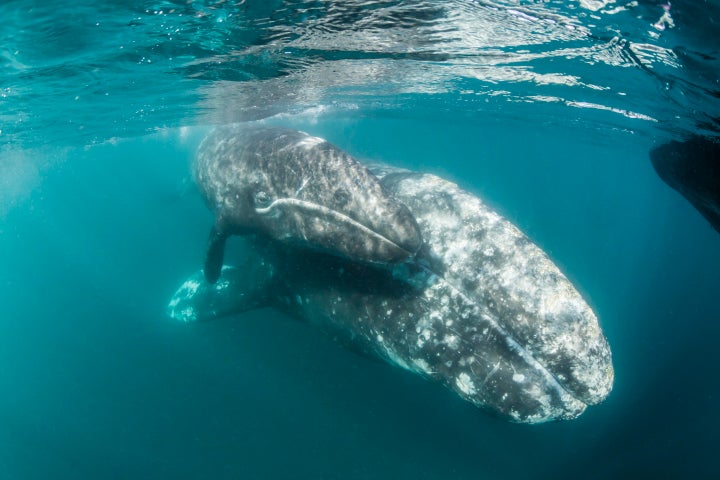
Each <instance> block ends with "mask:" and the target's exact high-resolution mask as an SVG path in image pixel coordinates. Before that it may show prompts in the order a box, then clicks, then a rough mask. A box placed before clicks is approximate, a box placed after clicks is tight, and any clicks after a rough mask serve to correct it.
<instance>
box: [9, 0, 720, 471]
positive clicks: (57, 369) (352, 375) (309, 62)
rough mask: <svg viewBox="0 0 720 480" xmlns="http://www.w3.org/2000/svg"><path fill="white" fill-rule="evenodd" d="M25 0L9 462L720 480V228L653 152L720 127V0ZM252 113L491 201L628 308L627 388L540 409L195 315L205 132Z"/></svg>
mask: <svg viewBox="0 0 720 480" xmlns="http://www.w3.org/2000/svg"><path fill="white" fill-rule="evenodd" d="M0 18H3V22H2V25H0V479H12V480H15V479H20V480H24V479H79V478H82V479H85V478H88V479H90V478H92V479H96V478H118V479H125V478H154V479H155V478H233V479H235V478H258V479H269V478H312V479H385V478H412V479H471V478H472V479H476V478H482V479H528V478H532V479H546V478H547V479H549V478H553V479H565V478H568V479H569V478H597V479H600V478H720V464H719V459H718V455H717V451H718V446H719V445H720V443H719V440H718V432H719V431H720V411H719V409H718V407H717V405H718V401H720V362H719V361H718V348H717V345H718V341H719V340H720V303H719V302H718V299H719V298H720V234H718V232H717V231H715V230H714V229H713V227H712V226H711V225H710V223H709V222H708V221H707V220H706V219H705V218H704V217H703V216H702V215H701V214H700V213H699V212H698V211H697V210H696V209H695V208H694V207H693V205H691V203H690V202H688V201H687V200H686V199H685V198H684V197H683V196H682V195H680V193H678V192H677V191H675V190H673V189H672V188H670V186H668V185H667V184H666V183H664V182H663V180H661V178H660V177H659V176H658V174H657V173H656V171H655V170H654V168H653V165H652V163H651V162H650V158H649V152H650V151H651V150H652V149H653V148H655V147H657V146H660V145H662V144H665V143H667V142H669V141H672V140H683V139H685V138H687V137H689V136H690V135H700V136H703V137H705V138H715V137H717V136H718V127H719V126H718V118H720V84H719V83H718V72H719V68H718V66H719V63H718V52H719V51H720V50H719V46H720V35H718V32H719V30H718V22H720V5H719V4H718V2H715V1H682V2H681V1H678V2H675V1H673V2H672V3H670V2H656V1H633V2H625V1H613V0H579V1H563V2H561V1H552V0H551V1H510V0H503V1H484V0H483V1H481V0H475V1H469V0H448V1H434V2H430V1H427V2H424V1H416V2H409V1H407V2H406V1H398V0H395V1H390V0H386V1H379V0H378V1H350V0H344V1H340V0H336V1H320V0H318V1H304V2H302V1H291V0H283V1H281V0H270V1H262V2H260V1H252V0H247V1H236V2H232V1H218V2H211V1H192V0H189V1H186V0H179V1H163V2H145V1H137V0H135V1H105V2H75V1H68V2H63V3H62V4H53V3H51V2H36V1H32V0H6V1H3V2H2V3H1V4H0ZM245 121H247V122H250V121H253V122H262V123H267V124H273V125H283V126H288V127H292V128H298V129H302V130H305V131H307V132H309V133H311V134H313V135H318V136H321V137H324V138H327V139H328V140H330V141H331V142H332V143H334V144H336V145H337V146H339V147H341V148H343V149H344V150H347V151H348V152H350V153H351V154H353V155H355V156H356V157H357V158H359V159H363V160H373V161H381V162H385V163H388V164H392V165H397V166H401V167H405V168H410V169H413V170H421V171H428V172H432V173H435V174H437V175H440V176H442V177H444V178H447V179H450V180H452V181H455V182H457V183H459V184H460V185H461V186H462V187H463V188H465V189H467V190H469V191H470V192H472V193H474V194H476V195H478V196H480V197H481V198H482V199H483V200H485V201H486V202H488V203H489V204H490V205H491V206H493V207H494V208H495V209H496V210H498V211H499V212H500V213H501V214H502V215H503V216H505V217H506V218H507V219H508V220H510V221H511V222H513V223H514V224H515V225H517V226H518V227H519V228H520V229H521V230H523V231H524V232H525V233H526V234H527V235H528V236H529V237H530V238H531V239H532V240H533V241H534V242H536V243H537V244H538V245H539V246H540V247H541V248H542V249H543V250H545V251H546V252H547V253H548V255H549V256H550V257H551V258H552V259H553V261H554V262H555V263H556V264H557V265H558V266H560V268H561V269H562V270H563V271H564V272H565V274H566V275H567V276H568V278H569V279H570V280H571V282H572V283H573V284H574V285H575V286H576V287H577V288H578V289H579V290H580V292H581V293H582V294H583V296H584V297H585V298H586V299H587V300H588V302H589V303H590V305H591V306H592V308H593V309H594V310H595V312H596V313H597V314H598V317H599V318H600V322H601V325H602V327H603V330H604V332H605V334H606V336H607V337H608V340H609V342H610V345H611V348H612V351H613V359H614V365H615V374H616V379H615V386H614V390H613V392H612V393H611V394H610V396H609V397H608V399H607V400H605V401H604V402H603V403H602V404H600V405H597V406H592V407H589V408H588V410H587V411H586V412H585V413H584V414H583V415H582V416H580V417H579V418H577V419H575V420H572V421H566V422H559V423H549V424H543V425H535V426H528V425H516V424H511V423H508V422H506V421H503V420H501V419H498V418H495V417H493V416H491V415H489V414H487V413H486V412H484V411H482V410H479V409H477V408H476V407H473V406H472V405H470V404H469V403H467V402H465V401H463V400H461V399H460V398H458V397H457V396H456V395H455V394H454V393H452V392H450V391H449V390H446V389H444V388H442V387H441V386H439V385H437V384H435V383H432V382H428V381H426V380H423V379H422V378H420V377H418V376H416V375H411V374H408V373H407V372H405V371H402V370H400V369H398V368H394V367H391V366H389V365H387V364H384V363H381V362H377V361H373V360H371V359H367V358H365V357H362V356H359V355H357V354H356V353H354V352H352V351H349V350H347V349H346V348H344V347H342V346H341V345H339V344H337V343H336V342H334V341H333V340H332V339H331V338H329V337H327V336H325V335H324V334H322V333H321V332H319V331H317V330H316V329H314V328H313V327H311V326H309V325H306V324H303V323H300V322H297V321H295V320H293V319H291V318H289V317H287V316H285V315H283V314H280V313H278V312H276V311H273V310H268V309H263V310H257V311H253V312H248V313H245V314H243V315H239V316H236V317H232V318H226V319H222V320H218V321H215V322H208V323H201V324H179V323H175V322H173V321H171V320H170V319H168V318H167V316H166V314H165V307H166V305H167V302H168V300H169V299H170V297H171V295H172V294H173V292H174V291H175V289H176V288H177V287H178V286H179V285H180V284H181V283H182V282H183V281H184V280H185V279H186V278H187V277H188V276H190V275H191V274H192V273H194V272H196V271H197V270H199V269H200V268H201V266H202V262H203V257H204V250H205V246H206V241H207V234H208V231H209V228H210V226H211V224H212V221H213V219H212V215H211V214H210V212H209V211H208V210H207V208H206V207H205V206H204V205H203V202H202V200H201V198H200V196H199V194H198V193H197V192H196V190H195V188H194V186H193V184H192V179H191V176H190V169H189V166H190V162H191V161H192V158H193V155H194V151H195V149H196V147H197V145H198V143H199V141H200V139H201V138H202V135H203V133H204V132H205V131H207V129H208V127H209V126H210V125H213V124H220V123H228V122H245ZM716 160H717V159H716ZM240 250H241V246H240V243H239V242H237V241H234V242H231V243H230V245H229V248H228V257H229V258H228V263H232V258H233V255H241V254H242V252H241V251H240Z"/></svg>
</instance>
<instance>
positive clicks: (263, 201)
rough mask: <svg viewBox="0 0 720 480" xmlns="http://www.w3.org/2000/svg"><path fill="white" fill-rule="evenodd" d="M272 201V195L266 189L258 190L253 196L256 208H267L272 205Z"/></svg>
mask: <svg viewBox="0 0 720 480" xmlns="http://www.w3.org/2000/svg"><path fill="white" fill-rule="evenodd" d="M271 201H272V199H271V198H270V195H269V194H268V193H267V192H266V191H265V190H258V191H257V192H255V196H254V197H253V202H255V208H265V207H267V206H268V205H270V203H271Z"/></svg>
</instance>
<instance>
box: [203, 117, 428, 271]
mask: <svg viewBox="0 0 720 480" xmlns="http://www.w3.org/2000/svg"><path fill="white" fill-rule="evenodd" d="M194 177H195V182H196V183H197V185H198V187H199V188H200V192H201V193H202V196H203V198H204V199H205V202H206V204H207V205H208V207H209V208H210V209H211V210H212V211H213V213H215V218H216V221H215V225H214V226H213V228H212V230H211V232H210V241H209V245H208V251H207V257H206V262H205V275H206V278H207V279H208V280H209V281H210V282H214V281H215V280H217V277H218V275H219V274H220V267H221V265H222V259H223V252H224V248H225V241H226V239H227V237H228V236H230V235H244V234H248V233H258V232H260V233H263V234H264V235H266V236H268V237H269V238H271V239H275V240H280V241H283V242H285V243H290V244H295V245H299V246H302V247H305V248H315V249H319V250H322V251H325V252H328V253H333V254H337V255H339V256H343V257H345V258H349V259H352V260H356V261H366V262H370V263H373V262H375V263H392V262H398V261H402V260H405V259H407V258H409V257H411V256H412V255H414V254H415V252H417V250H418V248H419V247H420V245H421V244H422V238H421V235H420V230H419V229H418V226H417V223H416V222H415V219H414V218H413V216H412V215H411V214H410V212H409V211H408V209H407V207H405V206H404V205H403V204H402V203H400V202H398V201H397V200H396V199H395V198H394V197H393V196H392V195H390V194H389V193H388V192H387V191H386V190H385V189H384V188H383V186H382V185H381V184H380V182H379V181H378V179H377V178H376V177H375V176H374V175H372V174H371V173H370V172H369V171H368V169H367V168H366V167H365V166H364V165H362V164H361V163H360V162H358V161H357V160H355V159H354V158H352V157H351V156H350V155H348V154H347V153H346V152H344V151H342V150H341V149H339V148H337V147H335V146H334V145H332V144H330V143H328V142H327V141H325V140H323V139H321V138H317V137H313V136H311V135H308V134H307V133H304V132H299V131H296V130H288V129H283V128H277V127H251V126H244V125H229V126H224V127H218V128H215V129H214V130H213V131H211V132H210V134H209V135H207V136H206V137H205V139H204V140H203V141H202V143H201V144H200V147H199V149H198V154H197V157H196V161H195V163H194Z"/></svg>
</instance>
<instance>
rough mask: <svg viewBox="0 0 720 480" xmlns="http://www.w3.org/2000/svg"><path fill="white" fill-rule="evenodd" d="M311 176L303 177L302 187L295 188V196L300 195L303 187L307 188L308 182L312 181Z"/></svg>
mask: <svg viewBox="0 0 720 480" xmlns="http://www.w3.org/2000/svg"><path fill="white" fill-rule="evenodd" d="M310 178H312V177H310ZM310 178H303V181H302V185H300V188H298V189H297V190H295V196H296V197H297V196H298V195H300V192H302V191H303V188H305V186H306V185H307V184H308V182H309V181H310Z"/></svg>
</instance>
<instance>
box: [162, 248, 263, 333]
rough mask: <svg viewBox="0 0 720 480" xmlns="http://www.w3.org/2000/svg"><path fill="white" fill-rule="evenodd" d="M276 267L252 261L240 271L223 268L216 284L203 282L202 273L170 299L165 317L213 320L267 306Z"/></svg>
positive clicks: (181, 287) (195, 275) (197, 273)
mask: <svg viewBox="0 0 720 480" xmlns="http://www.w3.org/2000/svg"><path fill="white" fill-rule="evenodd" d="M274 273H275V267H274V266H273V265H272V264H271V263H270V262H265V261H261V262H257V261H252V262H249V263H248V264H246V265H243V266H242V267H241V268H237V267H229V266H224V267H222V268H221V269H220V272H219V278H218V281H217V282H216V283H215V284H211V283H208V282H206V281H205V277H204V274H203V272H202V271H200V272H196V273H195V274H194V275H192V276H191V277H190V278H189V279H187V280H186V281H185V282H184V283H183V284H182V285H181V286H180V288H178V289H177V291H176V292H175V294H174V295H173V296H172V298H171V299H170V303H169V304H168V306H167V314H168V316H169V317H170V318H173V319H175V320H180V321H182V322H197V321H206V320H214V319H216V318H222V317H227V316H229V315H233V314H237V313H241V312H244V311H247V310H253V309H256V308H262V307H266V306H269V305H270V303H271V300H272V298H273V295H272V294H273V276H274Z"/></svg>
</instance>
